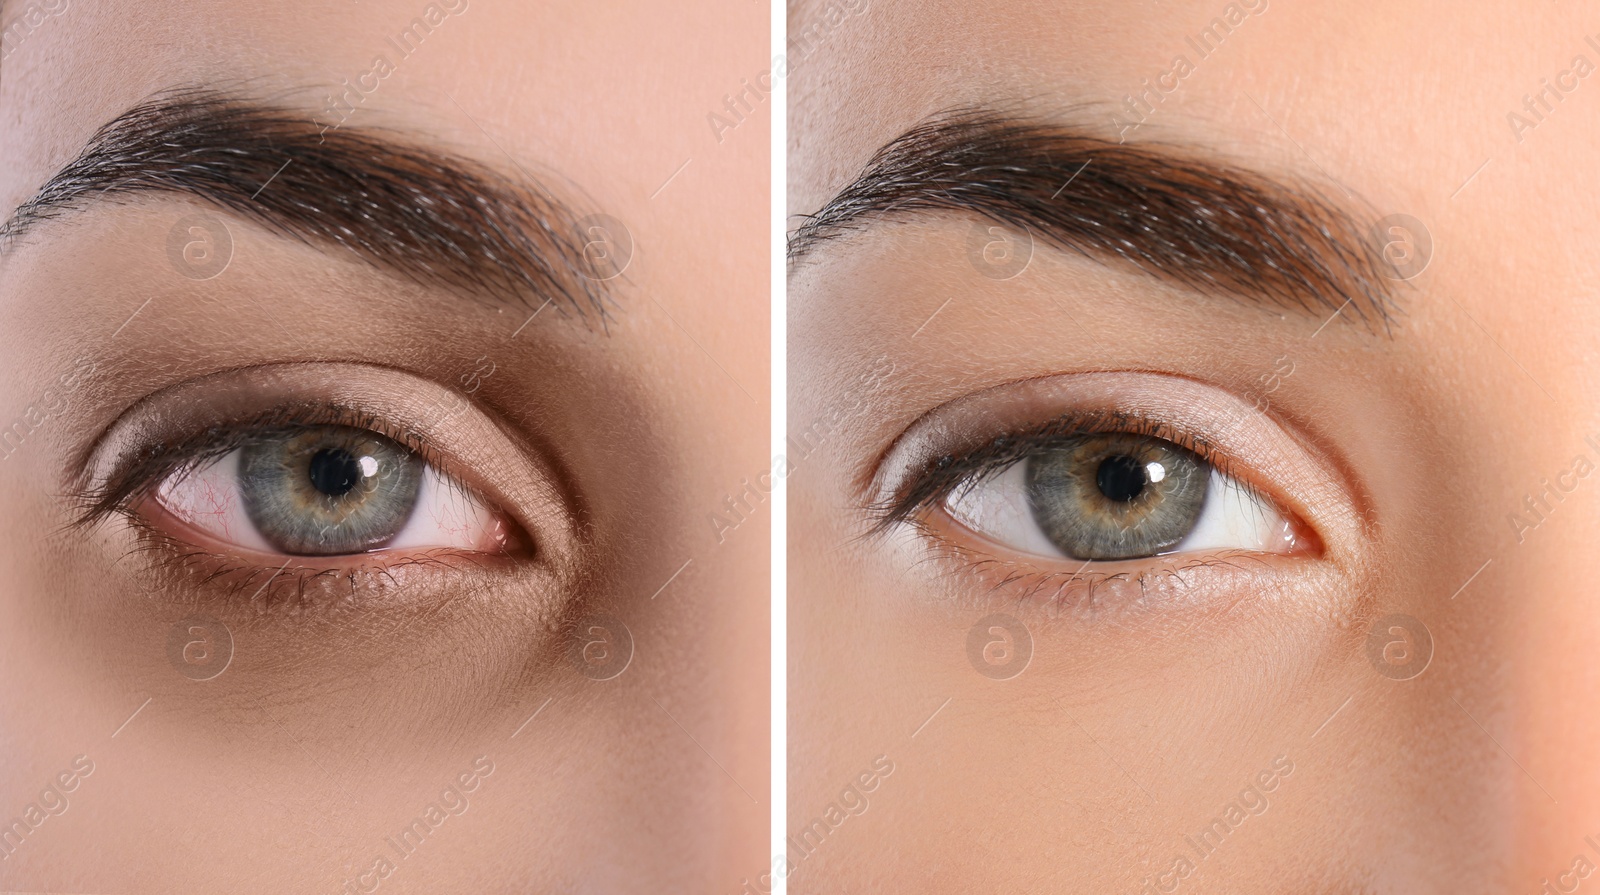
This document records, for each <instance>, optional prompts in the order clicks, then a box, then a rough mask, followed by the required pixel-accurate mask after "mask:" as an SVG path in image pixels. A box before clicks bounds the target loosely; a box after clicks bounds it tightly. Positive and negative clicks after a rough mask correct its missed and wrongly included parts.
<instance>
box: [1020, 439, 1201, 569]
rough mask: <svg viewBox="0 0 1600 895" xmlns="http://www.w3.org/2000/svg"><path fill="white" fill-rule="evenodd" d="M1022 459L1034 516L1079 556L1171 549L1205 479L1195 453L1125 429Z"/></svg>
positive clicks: (1186, 529) (1189, 527) (1187, 528)
mask: <svg viewBox="0 0 1600 895" xmlns="http://www.w3.org/2000/svg"><path fill="white" fill-rule="evenodd" d="M1025 462H1026V463H1027V467H1026V469H1025V470H1024V473H1025V478H1026V481H1027V492H1028V507H1029V509H1030V510H1031V511H1032V513H1033V518H1034V521H1035V522H1037V523H1038V524H1039V528H1040V530H1041V531H1043V532H1044V534H1045V537H1046V538H1048V539H1049V540H1050V543H1052V544H1054V545H1055V546H1056V548H1057V549H1059V550H1060V551H1061V552H1062V553H1064V554H1066V555H1067V556H1069V557H1073V558H1075V559H1082V560H1111V559H1134V558H1138V557H1145V556H1154V555H1156V554H1159V553H1162V552H1164V551H1167V550H1170V549H1171V548H1172V547H1174V546H1176V545H1177V544H1179V543H1181V542H1182V541H1183V539H1184V538H1186V537H1188V535H1189V533H1190V532H1191V531H1193V530H1194V526H1195V523H1196V522H1198V521H1199V519H1200V511H1201V509H1202V508H1203V507H1204V506H1205V499H1206V490H1207V485H1208V484H1209V483H1210V478H1211V469H1210V467H1209V466H1208V465H1207V464H1206V462H1205V461H1204V460H1201V459H1200V458H1199V457H1198V456H1196V455H1195V454H1194V452H1192V451H1189V450H1185V449H1184V448H1182V447H1179V446H1178V445H1176V444H1173V443H1172V442H1170V441H1166V440H1164V439H1160V438H1154V437H1151V436H1146V435H1131V434H1126V433H1113V434H1108V435H1087V436H1082V437H1079V438H1074V439H1072V440H1070V441H1068V442H1066V443H1065V444H1063V445H1061V446H1060V447H1056V448H1053V449H1051V450H1049V451H1046V452H1044V453H1041V454H1038V455H1036V456H1034V457H1031V458H1029V459H1028V460H1027V461H1025Z"/></svg>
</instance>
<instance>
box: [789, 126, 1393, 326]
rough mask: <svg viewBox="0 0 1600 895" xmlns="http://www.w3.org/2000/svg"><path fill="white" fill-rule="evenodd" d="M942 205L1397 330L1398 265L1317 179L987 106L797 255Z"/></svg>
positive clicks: (868, 178)
mask: <svg viewBox="0 0 1600 895" xmlns="http://www.w3.org/2000/svg"><path fill="white" fill-rule="evenodd" d="M1363 211H1364V209H1363ZM942 212H957V213H969V214H976V215H980V216H982V217H984V218H987V219H989V220H991V221H994V222H996V223H998V224H1001V225H1005V226H1009V227H1011V228H1014V229H1025V230H1027V231H1029V232H1030V234H1037V235H1038V237H1039V238H1041V239H1042V240H1043V241H1045V242H1047V243H1048V244H1051V245H1053V246H1055V247H1056V248H1059V249H1066V250H1070V251H1075V252H1077V253H1079V254H1082V255H1084V256H1085V257H1091V258H1096V259H1105V260H1111V261H1113V262H1121V263H1125V264H1128V265H1132V266H1133V267H1135V268H1137V269H1139V270H1141V271H1143V272H1145V273H1147V274H1150V275H1152V276H1155V277H1157V278H1158V279H1161V280H1165V281H1167V282H1172V283H1176V284H1179V285H1181V286H1184V287H1187V288H1189V289H1192V290H1195V291H1197V292H1200V293H1203V294H1220V295H1230V296H1235V297H1244V298H1250V299H1254V300H1257V301H1258V302H1264V303H1267V304H1272V305H1276V306H1279V307H1286V308H1297V309H1302V310H1305V311H1307V312H1310V313H1315V312H1317V311H1318V310H1319V309H1320V311H1321V313H1322V314H1324V315H1325V314H1327V313H1329V312H1333V311H1335V309H1343V308H1344V307H1345V306H1346V305H1349V306H1350V307H1352V308H1353V309H1354V311H1355V314H1356V316H1357V317H1359V318H1360V319H1361V320H1362V321H1363V322H1366V323H1368V324H1369V325H1370V323H1371V321H1372V318H1376V319H1377V320H1379V321H1382V322H1383V324H1384V325H1385V327H1387V325H1388V322H1389V320H1390V314H1391V311H1392V310H1393V295H1392V294H1391V292H1390V288H1391V287H1390V285H1389V283H1390V282H1391V281H1390V280H1389V279H1386V277H1385V276H1384V270H1385V269H1386V268H1387V269H1388V270H1389V271H1391V272H1393V270H1394V268H1392V267H1387V265H1386V262H1385V261H1383V259H1382V258H1381V256H1380V255H1379V250H1378V248H1377V247H1376V244H1375V241H1374V240H1373V239H1371V238H1369V237H1367V236H1366V235H1365V233H1364V228H1362V227H1361V226H1360V225H1359V224H1358V223H1357V222H1356V219H1355V216H1354V215H1353V214H1352V213H1351V212H1350V211H1348V210H1346V209H1345V208H1343V207H1341V206H1340V205H1337V204H1335V203H1334V202H1333V201H1331V200H1329V199H1327V198H1325V197H1324V196H1323V195H1322V193H1321V192H1320V191H1319V190H1318V189H1316V188H1314V187H1313V186H1311V185H1310V184H1307V183H1302V182H1284V181H1282V180H1276V179H1273V178H1270V177H1268V176H1266V175H1263V174H1260V173H1257V172H1254V171H1250V170H1247V169H1244V168H1240V167H1235V166H1232V165H1229V164H1225V163H1221V162H1216V161H1210V160H1206V159H1203V158H1198V157H1196V156H1195V155H1194V154H1193V153H1192V152H1187V151H1185V150H1182V149H1180V148H1178V147H1173V146H1169V145H1166V144H1156V143H1114V142H1111V141H1108V140H1103V139H1099V138H1096V137H1093V136H1090V135H1088V134H1086V133H1085V132H1084V131H1083V130H1081V129H1079V128H1076V127H1073V126H1070V125H1064V124H1059V123H1050V122H1042V121H1036V120H1032V119H1028V118H1018V117H1010V116H1007V115H1003V114H1001V113H999V112H995V111H992V110H985V109H978V108H968V109H957V110H953V111H949V112H944V113H940V114H938V115H935V116H933V117H932V118H929V119H927V120H926V121H924V122H923V123H921V124H919V125H917V126H916V127H914V128H912V129H911V130H909V131H907V132H905V133H904V134H901V135H900V136H899V137H896V138H895V139H894V140H892V141H890V142H889V143H888V144H887V145H886V146H884V147H883V148H882V149H880V150H879V151H878V152H877V154H876V155H874V156H873V158H872V159H871V161H870V162H868V164H867V166H866V168H865V170H864V171H863V172H862V173H861V174H860V176H858V177H857V178H856V179H855V180H854V181H853V182H851V183H850V184H849V185H848V186H847V187H845V188H844V189H843V190H842V191H840V192H839V193H838V194H837V195H835V196H834V197H833V198H832V199H830V200H829V201H828V202H827V204H826V205H824V206H823V207H822V208H821V210H819V211H817V212H816V213H815V214H812V215H806V216H804V223H803V224H802V225H801V226H800V227H798V228H797V229H796V230H795V231H794V233H793V234H792V236H791V238H790V241H789V259H790V261H791V263H798V262H800V261H801V260H803V259H805V258H806V257H807V256H808V255H810V254H811V253H812V252H814V251H815V250H816V249H817V248H818V247H820V246H821V245H823V244H824V243H826V242H828V241H829V240H833V239H837V238H840V237H843V236H847V235H849V234H850V233H852V232H855V231H859V230H860V229H862V228H864V227H865V226H866V225H868V224H869V223H871V222H873V221H878V220H900V221H903V220H906V219H908V218H913V219H914V218H916V217H918V216H924V215H928V214H938V213H942ZM1375 218H1376V216H1374V219H1375Z"/></svg>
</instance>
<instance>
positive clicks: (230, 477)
mask: <svg viewBox="0 0 1600 895" xmlns="http://www.w3.org/2000/svg"><path fill="white" fill-rule="evenodd" d="M242 454H243V450H242V449H240V450H234V451H230V452H228V453H227V454H226V455H224V456H222V457H219V458H217V459H216V460H213V461H211V462H209V463H206V464H205V465H203V466H199V467H196V468H195V469H192V470H189V471H187V472H179V473H176V474H174V475H172V476H170V477H168V479H167V480H166V481H165V482H162V483H161V485H160V487H158V488H157V489H156V499H157V500H159V501H160V502H161V505H162V506H163V507H165V508H166V510H167V512H169V513H171V514H172V515H174V516H176V517H177V518H179V519H181V520H183V521H184V522H186V523H188V524H190V525H193V526H194V527H195V528H198V529H200V530H201V531H203V532H205V533H206V534H209V535H211V536H212V537H215V538H217V539H218V540H221V541H225V542H227V543H229V544H233V545H235V546H238V547H242V548H244V549H247V550H254V551H257V552H261V553H277V552H279V551H278V550H277V548H275V547H273V546H272V544H271V543H269V542H268V541H267V539H266V538H265V537H263V536H262V534H261V532H260V531H259V530H257V528H256V526H255V523H254V522H252V521H251V520H250V514H249V513H247V512H246V511H245V508H244V500H243V497H242V495H241V494H240V491H239V460H240V457H241V456H242ZM369 460H371V458H367V457H364V458H362V462H363V464H365V463H366V462H367V461H369ZM371 462H373V463H376V461H375V460H373V461H371ZM362 469H363V472H367V474H368V475H370V474H371V472H368V471H367V469H366V466H365V465H363V467H362ZM503 538H504V531H503V526H502V524H501V523H500V521H499V520H498V519H497V518H496V517H495V514H494V513H493V512H492V511H491V510H490V509H489V508H488V507H487V506H485V505H484V504H483V502H482V501H481V500H479V499H478V498H477V497H476V496H475V495H473V494H472V493H471V492H469V491H468V490H467V489H465V488H462V487H460V486H459V485H455V484H453V483H451V482H449V481H447V480H446V479H445V478H444V477H443V476H441V475H439V473H438V472H437V471H436V470H434V468H433V467H431V466H429V467H427V468H425V469H424V470H423V473H422V483H421V485H420V486H419V487H418V489H417V502H416V504H415V505H414V506H413V507H412V510H411V515H410V516H409V517H407V519H406V522H405V524H404V525H403V526H401V528H400V531H398V532H396V533H395V536H394V538H393V539H391V540H390V541H389V542H388V543H387V544H384V545H383V547H381V548H378V549H382V550H423V549H429V548H453V549H458V550H473V551H483V550H493V549H497V548H498V547H499V546H500V544H501V541H502V540H503Z"/></svg>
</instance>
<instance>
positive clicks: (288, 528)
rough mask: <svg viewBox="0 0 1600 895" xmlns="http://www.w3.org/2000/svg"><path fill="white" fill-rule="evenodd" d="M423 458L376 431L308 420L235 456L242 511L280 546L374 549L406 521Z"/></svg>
mask: <svg viewBox="0 0 1600 895" xmlns="http://www.w3.org/2000/svg"><path fill="white" fill-rule="evenodd" d="M425 469H426V464H424V463H423V461H422V458H421V457H419V456H417V455H416V454H415V453H413V452H412V451H409V450H407V449H406V448H405V447H403V446H402V445H400V444H399V443H398V442H395V441H393V440H391V439H388V438H385V437H383V436H382V435H379V434H377V433H376V432H372V431H369V430H367V429H360V428H356V427H353V426H308V427H305V428H303V429H297V430H293V431H289V432H284V433H277V434H272V435H267V436H264V437H262V438H261V439H258V440H256V441H254V442H252V443H250V444H248V445H246V446H245V447H244V448H243V449H242V451H241V453H240V457H239V492H240V494H241V495H242V497H243V500H244V508H245V512H246V513H247V514H248V515H249V517H250V521H251V522H252V523H254V524H255V526H256V529H257V531H259V532H260V533H261V536H262V537H264V538H265V539H266V540H267V542H268V543H270V544H272V545H273V546H274V547H275V548H277V549H278V550H281V551H283V552H284V553H290V554H299V555H306V556H331V555H336V554H343V553H361V552H363V551H367V550H373V549H377V548H379V547H382V546H384V545H385V544H387V543H389V542H390V541H392V540H394V538H395V536H396V535H398V534H399V533H400V531H401V530H402V529H403V528H405V524H406V521H407V520H408V519H410V517H411V512H412V510H413V509H415V507H416V504H417V494H418V491H419V490H420V488H421V486H422V476H423V472H424V470H425Z"/></svg>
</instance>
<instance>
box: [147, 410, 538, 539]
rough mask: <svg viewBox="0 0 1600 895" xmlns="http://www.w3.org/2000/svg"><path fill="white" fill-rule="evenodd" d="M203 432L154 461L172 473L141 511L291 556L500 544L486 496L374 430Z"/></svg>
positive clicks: (295, 427)
mask: <svg viewBox="0 0 1600 895" xmlns="http://www.w3.org/2000/svg"><path fill="white" fill-rule="evenodd" d="M310 418H312V419H314V418H315V416H312V417H310ZM370 425H382V423H379V422H376V421H373V422H372V423H371V424H370ZM205 437H206V439H207V440H206V441H204V442H201V443H199V444H193V445H185V446H183V447H182V448H180V449H179V451H180V452H176V453H174V454H173V455H171V456H170V457H167V458H163V462H165V463H170V464H171V465H173V466H174V468H173V469H172V470H171V471H170V472H168V473H166V474H165V477H164V478H162V479H161V481H160V482H159V483H157V484H156V486H155V489H154V491H153V492H152V493H151V494H150V495H149V497H148V498H146V500H145V503H144V510H145V512H147V513H150V514H158V515H162V516H167V517H170V519H165V520H163V523H170V522H175V523H179V524H181V525H186V526H189V527H192V528H193V529H195V530H197V531H198V532H199V533H201V534H203V535H206V536H209V537H214V538H216V539H218V540H220V541H222V542H223V543H225V544H228V545H230V546H233V547H238V548H243V549H247V550H255V551H260V552H262V553H274V552H275V553H279V554H284V555H288V556H345V555H352V554H361V553H372V552H375V551H389V552H394V553H398V552H401V551H420V550H428V549H456V550H462V551H472V552H480V553H505V552H506V551H507V549H508V547H509V542H510V540H511V530H510V527H509V525H508V523H507V521H506V520H505V519H504V517H503V516H501V515H500V514H499V513H497V512H496V511H494V510H493V509H491V508H490V507H489V506H488V505H487V503H486V502H485V500H484V498H483V497H481V496H480V495H478V494H475V493H473V492H472V491H471V490H470V489H468V488H466V487H465V486H463V485H461V484H460V483H459V482H456V481H454V480H452V479H451V478H449V477H448V476H446V475H444V474H442V473H441V472H440V471H439V469H437V468H436V467H435V466H434V465H433V464H431V463H429V462H428V461H427V460H426V459H425V458H424V457H423V455H422V454H421V453H419V452H418V451H416V450H413V449H412V448H409V447H407V446H405V445H404V444H401V443H400V442H399V441H396V440H395V439H393V438H390V437H388V436H386V435H383V434H381V433H380V432H379V431H377V430H376V429H374V428H369V427H364V426H359V425H343V424H318V423H293V422H277V423H265V424H264V423H253V424H247V425H245V426H241V427H238V428H234V429H230V430H223V431H213V432H208V433H206V436H205ZM136 484H137V485H138V486H141V487H142V486H143V485H145V484H148V480H144V481H140V482H137V483H136ZM152 524H162V523H157V522H152Z"/></svg>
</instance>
